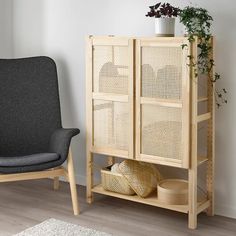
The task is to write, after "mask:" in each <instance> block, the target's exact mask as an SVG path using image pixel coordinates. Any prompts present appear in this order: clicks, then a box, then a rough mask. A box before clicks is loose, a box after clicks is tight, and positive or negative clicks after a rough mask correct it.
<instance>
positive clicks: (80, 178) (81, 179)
mask: <svg viewBox="0 0 236 236" xmlns="http://www.w3.org/2000/svg"><path fill="white" fill-rule="evenodd" d="M60 180H61V181H64V182H68V181H67V180H66V179H65V178H64V177H60ZM75 180H76V184H78V185H81V186H86V177H85V176H84V175H75ZM94 183H95V184H96V183H99V180H98V179H96V178H95V180H94Z"/></svg>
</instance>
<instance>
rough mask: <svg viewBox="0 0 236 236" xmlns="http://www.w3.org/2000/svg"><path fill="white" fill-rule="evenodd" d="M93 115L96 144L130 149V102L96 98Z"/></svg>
mask: <svg viewBox="0 0 236 236" xmlns="http://www.w3.org/2000/svg"><path fill="white" fill-rule="evenodd" d="M93 115H94V119H93V129H94V140H93V144H94V146H95V147H102V148H106V147H108V148H114V149H119V150H128V130H129V110H128V103H122V102H112V101H104V100H94V103H93Z"/></svg>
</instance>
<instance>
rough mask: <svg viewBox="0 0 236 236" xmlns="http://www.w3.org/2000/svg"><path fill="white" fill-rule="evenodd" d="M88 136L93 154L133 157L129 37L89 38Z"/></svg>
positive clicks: (131, 73) (131, 63)
mask: <svg viewBox="0 0 236 236" xmlns="http://www.w3.org/2000/svg"><path fill="white" fill-rule="evenodd" d="M89 51H90V56H88V57H89V59H88V60H89V61H88V62H87V63H88V64H89V65H90V67H89V68H87V74H88V76H87V85H88V86H87V95H88V96H87V101H91V103H90V104H87V106H88V107H90V110H88V111H87V116H88V119H89V117H92V119H91V120H90V121H89V120H88V121H87V122H88V123H89V124H88V128H87V133H88V136H89V137H88V139H89V140H90V150H91V151H92V152H94V153H100V154H106V155H112V156H119V157H125V158H133V151H134V150H133V148H134V145H133V143H134V142H133V139H134V137H133V131H134V127H133V123H134V122H133V110H134V109H133V107H134V104H133V100H134V96H133V94H134V91H133V60H134V58H133V39H129V38H120V37H91V38H90V39H89V46H88V54H89Z"/></svg>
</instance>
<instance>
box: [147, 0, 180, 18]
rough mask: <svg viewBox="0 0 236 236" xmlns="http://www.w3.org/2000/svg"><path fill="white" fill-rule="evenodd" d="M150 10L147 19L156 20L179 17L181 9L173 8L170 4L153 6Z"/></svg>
mask: <svg viewBox="0 0 236 236" xmlns="http://www.w3.org/2000/svg"><path fill="white" fill-rule="evenodd" d="M149 8H150V10H149V12H147V14H146V16H147V17H155V18H172V17H177V16H178V15H179V11H180V9H179V8H177V7H173V6H172V5H171V4H170V3H161V2H159V3H157V4H155V5H153V6H149Z"/></svg>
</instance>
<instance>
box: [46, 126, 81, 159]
mask: <svg viewBox="0 0 236 236" xmlns="http://www.w3.org/2000/svg"><path fill="white" fill-rule="evenodd" d="M79 133H80V130H79V129H74V128H73V129H63V128H61V129H57V130H55V131H54V133H53V134H52V136H51V138H50V143H49V151H50V152H54V153H57V154H59V155H60V157H61V159H62V160H64V161H65V160H66V159H67V156H68V151H69V147H70V142H71V139H72V137H74V136H76V135H77V134H79Z"/></svg>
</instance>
